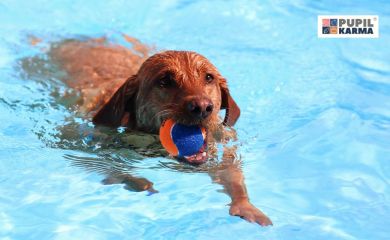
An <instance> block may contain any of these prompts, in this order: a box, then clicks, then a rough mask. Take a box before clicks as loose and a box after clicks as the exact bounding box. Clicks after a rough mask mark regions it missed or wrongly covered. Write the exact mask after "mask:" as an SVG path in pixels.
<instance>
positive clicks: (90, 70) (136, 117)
mask: <svg viewBox="0 0 390 240" xmlns="http://www.w3.org/2000/svg"><path fill="white" fill-rule="evenodd" d="M126 39H127V40H128V41H130V42H131V43H132V44H133V46H134V49H133V50H130V49H128V48H125V47H123V46H119V45H114V44H109V43H107V42H106V41H105V40H104V39H94V40H86V41H78V40H71V41H64V42H61V43H59V44H57V45H55V46H54V47H52V49H51V51H50V53H49V54H50V56H51V58H52V60H53V61H54V62H56V63H57V64H58V65H59V66H61V68H62V69H64V70H65V71H66V73H67V76H68V77H67V79H66V81H65V82H66V83H67V84H68V86H69V87H71V88H73V89H77V90H79V91H80V92H81V93H82V95H83V102H82V103H81V104H80V106H81V107H80V111H82V112H86V113H90V115H91V116H93V122H94V123H95V124H96V125H107V126H112V127H118V126H126V127H128V128H130V129H135V130H140V131H143V132H148V133H157V132H158V129H159V127H160V125H161V123H162V121H164V119H167V118H172V119H174V120H175V121H177V122H179V123H182V124H186V125H195V124H196V125H203V126H204V127H206V128H207V129H208V132H209V134H208V139H207V140H208V141H209V142H210V143H212V142H215V141H217V142H218V141H219V142H223V143H225V142H227V141H228V140H229V138H231V137H234V135H235V134H234V131H233V130H231V128H230V127H231V126H233V125H234V123H235V122H236V121H237V119H238V117H239V115H240V109H239V107H238V106H237V104H236V102H235V101H234V100H233V98H232V96H231V95H230V93H229V89H228V86H227V82H226V79H225V78H224V77H223V76H222V75H221V74H220V73H219V72H218V70H217V69H216V67H215V66H214V65H212V64H211V63H210V62H209V61H208V60H207V59H206V58H205V57H204V56H202V55H200V54H198V53H195V52H188V51H165V52H161V53H157V54H155V55H153V56H151V57H149V58H147V52H148V49H147V47H145V46H144V45H142V44H141V43H140V42H138V41H137V40H135V39H133V38H130V37H127V36H126ZM221 109H226V115H225V118H224V120H223V121H222V120H220V119H219V117H218V113H219V111H220V110H221ZM209 145H212V144H209ZM214 150H215V149H214ZM187 160H188V161H189V162H192V163H202V162H204V161H206V160H207V157H204V154H198V155H196V156H192V157H190V158H188V159H187ZM209 173H210V175H211V176H212V178H213V180H214V181H216V182H218V183H220V184H222V185H223V186H224V189H225V191H226V193H227V194H228V195H230V197H231V199H232V203H231V205H230V214H231V215H237V216H241V217H242V218H244V219H246V220H248V221H250V222H257V223H258V224H260V225H263V226H266V225H271V224H272V223H271V221H270V220H269V218H268V217H266V216H265V215H264V214H263V213H262V212H261V211H260V210H258V209H257V208H256V207H254V206H253V205H252V204H251V203H250V202H249V198H248V195H247V191H246V187H245V184H244V177H243V175H242V171H241V169H240V165H239V162H238V161H236V158H235V153H234V148H228V147H226V148H225V150H224V154H223V159H222V162H221V163H220V164H219V166H218V167H217V168H213V169H210V171H209ZM127 179H133V178H132V177H131V176H129V177H127ZM122 180H123V179H122Z"/></svg>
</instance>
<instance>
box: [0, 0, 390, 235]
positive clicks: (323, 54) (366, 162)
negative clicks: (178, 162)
mask: <svg viewBox="0 0 390 240" xmlns="http://www.w3.org/2000/svg"><path fill="white" fill-rule="evenodd" d="M341 2H342V3H341ZM0 13H1V14H0V238H1V239H224V240H225V239H389V238H390V228H389V225H390V188H389V179H390V77H389V76H390V47H389V43H390V21H389V18H390V15H389V13H390V2H389V1H303V0H294V1H290V3H282V1H272V0H270V1H257V2H256V1H232V2H224V1H222V2H219V1H196V2H192V1H175V0H171V1H161V2H157V1H145V0H143V1H67V2H63V3H61V2H60V1H44V0H42V1H15V0H12V1H8V0H3V1H1V2H0ZM319 14H323V15H326V14H355V15H356V14H373V15H379V18H380V38H379V39H318V38H317V29H316V28H317V15H319ZM121 32H124V33H127V34H129V35H131V36H135V37H137V38H139V39H140V40H141V41H142V42H145V43H147V44H150V45H155V46H156V48H157V49H160V50H162V49H185V50H194V51H197V52H200V53H202V54H203V55H205V56H207V57H208V58H209V59H210V60H211V61H212V62H213V63H214V64H215V65H216V66H217V67H218V68H219V70H220V71H221V73H222V74H223V75H225V77H226V78H227V79H228V80H229V83H230V86H231V92H232V94H233V96H234V97H235V99H236V100H237V102H238V104H239V105H240V106H241V110H242V116H241V118H240V120H239V122H238V124H237V125H236V129H237V131H238V133H239V139H240V140H239V141H240V149H239V154H240V155H241V158H242V160H243V162H244V164H243V171H244V173H245V178H246V184H247V188H248V192H249V194H250V198H251V201H252V203H253V204H254V205H256V206H257V207H259V208H260V209H262V210H263V211H264V212H265V213H266V214H267V215H268V216H269V217H270V218H271V219H272V220H273V223H274V226H273V227H267V228H262V227H259V226H258V225H255V224H250V223H247V222H245V221H243V220H242V219H240V218H237V217H230V216H229V215H228V206H227V204H228V203H229V202H230V199H229V198H228V197H227V196H226V195H225V194H223V193H220V192H219V190H220V189H221V186H219V185H217V184H214V183H212V181H211V180H210V178H209V176H208V175H207V174H205V173H202V172H196V171H180V170H176V169H175V168H171V167H168V166H169V165H170V164H175V163H174V161H173V160H169V159H164V158H146V159H144V160H139V159H131V157H129V156H131V154H129V152H130V151H131V150H129V149H124V148H120V147H115V146H114V147H113V148H112V149H111V150H110V156H111V157H112V158H113V159H114V162H118V161H119V160H121V163H122V167H126V164H128V165H131V166H132V168H133V169H135V170H134V171H135V172H136V173H137V174H138V175H140V176H143V177H146V178H148V179H150V180H151V181H152V182H154V184H155V188H156V189H158V190H159V193H158V194H154V195H151V196H147V194H146V193H144V192H130V191H127V190H125V189H123V188H122V186H120V185H111V186H105V185H102V184H101V183H100V181H101V180H102V178H103V177H102V175H100V174H99V173H98V172H97V171H89V170H88V169H84V168H82V167H78V166H75V164H74V162H72V161H71V160H70V159H81V158H85V159H91V161H98V160H99V156H98V155H97V154H96V153H95V152H93V151H88V150H86V149H83V148H78V147H77V146H76V147H74V148H72V147H59V146H57V145H51V144H50V143H53V142H56V140H57V138H56V134H58V126H62V125H66V124H67V123H68V122H77V121H82V120H81V119H78V118H75V117H74V115H73V114H72V111H71V110H69V109H67V108H66V107H65V106H64V105H63V104H58V102H57V101H56V99H55V96H53V95H52V94H51V93H52V89H53V86H54V85H55V86H56V87H58V88H59V89H60V90H61V84H60V83H58V82H57V81H56V80H55V79H51V80H50V81H49V80H44V79H29V77H28V76H27V77H26V76H22V75H23V74H22V73H21V71H20V68H18V62H19V59H22V58H25V57H31V56H34V55H35V54H37V53H39V52H40V50H39V49H36V48H34V47H31V46H30V45H29V44H28V41H27V39H28V36H31V35H35V36H39V37H41V38H43V39H45V40H46V41H54V40H58V39H61V38H62V37H69V36H73V37H74V36H79V35H80V36H81V35H83V36H101V35H108V36H115V35H116V34H119V33H121ZM62 87H63V86H62ZM69 119H71V120H69ZM76 165H77V164H76Z"/></svg>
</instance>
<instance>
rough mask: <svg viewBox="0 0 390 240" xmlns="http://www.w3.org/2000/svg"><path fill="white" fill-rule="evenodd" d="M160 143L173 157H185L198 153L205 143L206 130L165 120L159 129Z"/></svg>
mask: <svg viewBox="0 0 390 240" xmlns="http://www.w3.org/2000/svg"><path fill="white" fill-rule="evenodd" d="M160 141H161V144H162V145H163V147H164V148H165V149H166V150H167V151H168V153H169V154H170V155H172V156H174V157H186V156H191V155H194V154H196V153H199V152H200V150H201V149H202V147H203V146H204V145H205V141H206V129H205V128H203V127H200V126H196V125H194V126H187V125H183V124H179V123H176V122H175V121H173V120H172V119H167V120H166V121H164V123H163V124H162V125H161V127H160Z"/></svg>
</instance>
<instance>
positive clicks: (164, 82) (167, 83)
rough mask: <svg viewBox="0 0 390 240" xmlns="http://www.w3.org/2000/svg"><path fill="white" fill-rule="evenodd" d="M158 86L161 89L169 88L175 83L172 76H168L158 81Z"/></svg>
mask: <svg viewBox="0 0 390 240" xmlns="http://www.w3.org/2000/svg"><path fill="white" fill-rule="evenodd" d="M158 85H159V86H160V87H161V88H169V87H173V86H174V85H175V81H174V79H173V77H172V75H171V74H166V75H164V76H163V77H162V78H160V79H159V80H158Z"/></svg>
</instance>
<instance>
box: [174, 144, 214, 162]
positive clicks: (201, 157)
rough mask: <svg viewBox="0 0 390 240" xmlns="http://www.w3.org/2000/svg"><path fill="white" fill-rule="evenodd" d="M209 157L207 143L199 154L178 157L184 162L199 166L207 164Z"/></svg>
mask: <svg viewBox="0 0 390 240" xmlns="http://www.w3.org/2000/svg"><path fill="white" fill-rule="evenodd" d="M208 158H209V156H208V154H207V143H206V142H205V143H204V144H203V146H202V147H201V149H200V150H199V152H197V153H195V154H193V155H190V156H178V159H179V160H182V161H183V160H184V161H185V162H187V163H190V164H194V165H199V164H202V163H205V162H206V161H207V160H208Z"/></svg>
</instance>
